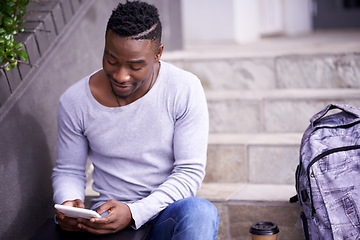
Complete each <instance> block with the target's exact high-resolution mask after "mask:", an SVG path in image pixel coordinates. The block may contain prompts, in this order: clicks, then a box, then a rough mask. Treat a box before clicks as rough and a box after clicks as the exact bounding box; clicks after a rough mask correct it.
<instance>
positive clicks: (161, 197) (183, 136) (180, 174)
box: [128, 79, 209, 229]
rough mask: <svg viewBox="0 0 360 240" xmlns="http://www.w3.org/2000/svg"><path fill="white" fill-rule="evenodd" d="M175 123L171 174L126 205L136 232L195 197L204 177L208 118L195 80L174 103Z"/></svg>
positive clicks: (198, 84) (202, 95)
mask: <svg viewBox="0 0 360 240" xmlns="http://www.w3.org/2000/svg"><path fill="white" fill-rule="evenodd" d="M174 120H175V124H174V138H173V149H174V159H175V161H174V168H173V171H172V174H171V175H170V176H169V177H168V178H167V180H166V181H165V182H163V183H162V184H161V185H160V186H159V187H157V188H156V189H154V190H153V191H152V192H151V193H150V195H149V196H147V197H145V198H143V199H141V200H138V201H136V202H134V203H130V204H128V206H129V208H130V210H131V213H132V217H133V219H134V221H135V228H136V229H138V228H139V227H141V226H142V225H143V224H144V223H146V222H147V221H149V220H151V219H152V218H154V217H156V216H157V215H158V213H159V212H160V211H162V210H163V209H164V208H166V207H167V206H168V205H169V204H171V203H173V202H174V201H177V200H180V199H183V198H186V197H190V196H194V195H195V194H196V192H197V190H198V189H199V188H200V185H201V182H202V180H203V178H204V176H205V166H206V154H207V141H208V131H209V117H208V109H207V104H206V99H205V94H204V92H203V89H202V86H201V84H200V81H199V80H198V79H197V81H196V84H195V86H194V85H192V86H191V89H190V90H189V91H188V93H186V94H182V95H181V101H178V100H177V101H176V104H175V116H174Z"/></svg>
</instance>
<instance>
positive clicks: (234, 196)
mask: <svg viewBox="0 0 360 240" xmlns="http://www.w3.org/2000/svg"><path fill="white" fill-rule="evenodd" d="M294 194H295V186H294V185H271V184H239V183H238V184H234V183H204V184H203V185H202V187H201V189H200V190H199V192H198V194H197V195H198V196H200V197H204V198H206V199H209V200H210V201H212V202H213V203H214V204H215V206H216V207H217V209H218V211H219V215H220V224H219V232H218V236H217V238H216V239H217V240H219V239H222V240H234V239H239V240H240V239H241V240H250V234H249V232H248V231H249V228H250V226H251V225H252V224H253V223H256V222H259V221H272V222H275V223H277V224H278V226H279V228H280V235H279V239H282V240H288V239H291V240H293V239H294V240H301V239H303V238H302V233H301V224H300V221H299V216H300V211H301V208H300V207H299V205H298V204H290V203H289V202H288V200H289V198H290V197H292V196H293V195H294Z"/></svg>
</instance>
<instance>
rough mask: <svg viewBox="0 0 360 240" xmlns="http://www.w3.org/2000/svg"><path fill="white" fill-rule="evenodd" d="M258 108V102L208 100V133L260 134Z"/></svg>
mask: <svg viewBox="0 0 360 240" xmlns="http://www.w3.org/2000/svg"><path fill="white" fill-rule="evenodd" d="M260 107H261V106H260V103H259V102H258V101H241V100H237V99H229V100H219V101H218V100H212V99H208V109H209V117H210V132H212V133H219V132H221V133H234V132H253V133H255V132H260V131H261V116H260V110H261V109H260Z"/></svg>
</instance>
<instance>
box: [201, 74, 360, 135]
mask: <svg viewBox="0 0 360 240" xmlns="http://www.w3.org/2000/svg"><path fill="white" fill-rule="evenodd" d="M358 82H359V83H360V81H358ZM205 93H206V98H207V101H208V107H209V115H210V132H211V133H262V132H264V133H286V132H303V131H305V129H306V127H307V126H308V124H309V120H310V118H311V117H312V116H313V115H314V114H315V113H317V112H319V111H320V110H321V109H323V108H325V107H326V106H327V105H328V104H329V103H344V104H350V105H355V106H360V88H358V89H271V90H217V91H215V90H214V91H212V90H207V91H206V92H205Z"/></svg>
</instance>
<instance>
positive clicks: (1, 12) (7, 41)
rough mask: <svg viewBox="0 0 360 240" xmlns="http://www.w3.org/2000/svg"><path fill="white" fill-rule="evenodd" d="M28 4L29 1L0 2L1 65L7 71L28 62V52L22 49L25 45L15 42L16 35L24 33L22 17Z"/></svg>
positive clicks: (7, 0)
mask: <svg viewBox="0 0 360 240" xmlns="http://www.w3.org/2000/svg"><path fill="white" fill-rule="evenodd" d="M28 3H29V0H0V65H4V66H6V67H5V69H6V71H10V69H11V68H15V67H16V66H17V64H18V62H22V60H23V61H25V62H27V60H28V54H27V52H26V51H25V50H23V49H21V48H22V47H23V44H22V43H16V42H15V35H16V34H18V33H19V32H22V31H24V28H23V27H22V23H23V19H22V16H24V14H25V13H26V5H27V4H28ZM6 63H9V64H7V65H6Z"/></svg>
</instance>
